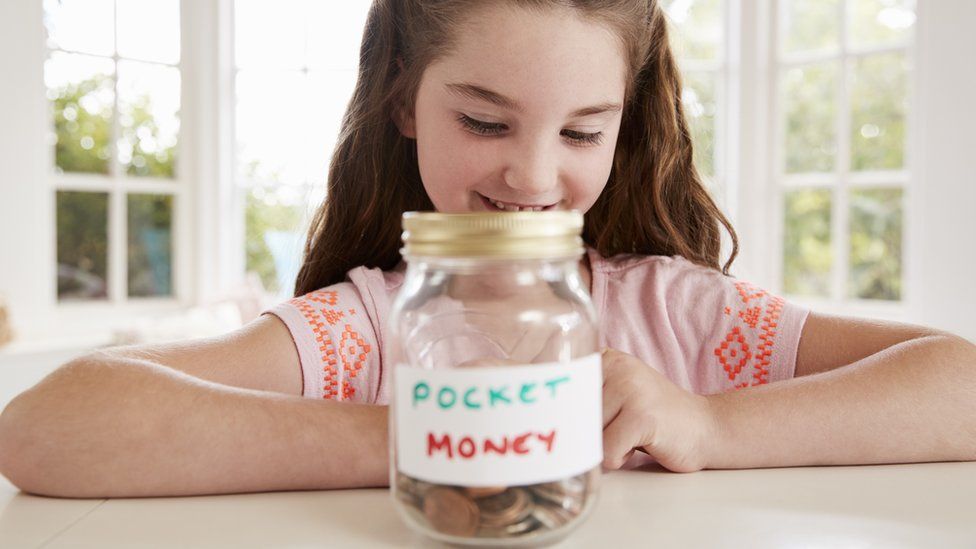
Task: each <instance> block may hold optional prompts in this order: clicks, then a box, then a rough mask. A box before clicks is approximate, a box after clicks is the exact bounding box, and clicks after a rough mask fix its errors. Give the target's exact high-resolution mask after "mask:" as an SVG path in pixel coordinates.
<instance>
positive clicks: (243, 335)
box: [0, 315, 388, 497]
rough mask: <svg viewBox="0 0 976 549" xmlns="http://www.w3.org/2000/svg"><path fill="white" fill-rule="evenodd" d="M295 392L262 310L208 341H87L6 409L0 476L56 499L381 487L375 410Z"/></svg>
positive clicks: (280, 334)
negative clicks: (94, 347) (91, 347)
mask: <svg viewBox="0 0 976 549" xmlns="http://www.w3.org/2000/svg"><path fill="white" fill-rule="evenodd" d="M301 391H302V375H301V368H300V366H299V359H298V353H297V351H296V349H295V346H294V343H293V341H292V339H291V336H290V334H289V332H288V329H287V328H286V327H285V326H284V324H283V323H282V322H281V320H279V319H278V318H277V317H275V316H273V315H264V316H262V317H260V318H258V319H257V320H255V321H253V322H252V323H250V324H249V325H247V326H245V327H244V328H242V329H240V330H238V331H236V332H233V333H231V334H228V335H225V336H221V337H216V338H210V339H205V340H197V341H191V342H186V343H180V344H168V345H156V346H142V347H123V348H116V349H108V350H103V351H96V352H94V353H91V354H88V355H85V356H83V357H81V358H78V359H75V360H73V361H71V362H69V363H67V364H65V365H64V366H62V367H61V368H59V369H58V370H56V371H55V372H53V373H52V374H51V375H49V376H48V377H47V378H45V379H44V380H42V381H41V382H40V383H38V384H37V385H35V386H34V387H32V388H31V389H29V390H28V391H26V392H24V393H22V394H21V395H20V396H18V397H17V398H15V399H14V400H13V401H11V402H10V404H9V405H8V406H7V407H6V409H5V410H4V411H3V414H2V415H0V473H2V474H3V475H4V476H6V477H7V478H8V479H9V480H10V481H11V482H13V483H14V484H15V485H16V486H18V487H19V488H21V489H22V490H24V491H26V492H32V493H35V494H41V495H49V496H61V497H138V496H175V495H191V494H218V493H233V492H258V491H272V490H302V489H323V488H348V487H362V486H382V485H386V484H387V482H388V470H387V462H388V461H387V459H388V458H387V413H386V407H385V406H373V405H366V404H349V403H339V402H334V401H322V400H318V399H307V398H302V397H301Z"/></svg>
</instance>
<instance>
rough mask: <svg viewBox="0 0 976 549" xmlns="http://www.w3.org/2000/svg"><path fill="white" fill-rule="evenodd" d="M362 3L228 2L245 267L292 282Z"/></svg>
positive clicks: (354, 53)
mask: <svg viewBox="0 0 976 549" xmlns="http://www.w3.org/2000/svg"><path fill="white" fill-rule="evenodd" d="M369 4H370V3H369V2H368V1H365V0H358V1H355V2H341V3H335V2H317V1H311V0H308V1H306V0H290V1H287V2H267V1H261V0H236V1H235V3H234V45H235V47H234V52H235V59H234V65H235V77H234V83H235V96H236V110H235V118H234V119H235V136H236V145H235V166H236V168H235V178H234V179H235V189H236V192H237V193H238V197H239V201H240V202H241V203H243V207H244V211H245V222H244V232H245V235H244V238H243V239H242V240H243V243H244V248H245V253H246V260H245V266H246V270H247V271H253V272H256V273H257V274H258V275H259V276H260V279H261V281H262V283H263V284H264V286H265V288H266V289H268V290H269V291H271V292H275V293H277V294H278V295H279V296H283V295H288V294H290V293H291V291H292V286H293V284H294V280H295V276H296V275H297V273H298V268H299V266H300V264H301V260H302V246H303V244H304V241H305V229H306V226H307V224H308V220H309V216H310V214H312V213H314V211H315V209H316V208H317V207H318V205H319V204H320V203H321V202H322V199H323V198H324V192H325V183H326V178H327V175H328V163H329V160H330V158H331V155H332V150H333V148H334V146H335V140H336V136H337V135H338V132H339V125H340V123H341V120H342V116H343V114H344V113H345V109H346V105H347V103H348V102H349V99H350V97H351V96H352V91H353V88H354V86H355V84H356V71H357V67H358V64H359V45H360V40H361V36H362V30H363V26H364V25H365V23H366V12H367V10H368V9H369Z"/></svg>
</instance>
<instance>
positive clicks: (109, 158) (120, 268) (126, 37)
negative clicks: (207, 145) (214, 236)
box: [44, 0, 186, 303]
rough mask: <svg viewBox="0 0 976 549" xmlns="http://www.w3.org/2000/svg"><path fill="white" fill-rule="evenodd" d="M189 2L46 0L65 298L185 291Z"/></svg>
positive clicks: (60, 291)
mask: <svg viewBox="0 0 976 549" xmlns="http://www.w3.org/2000/svg"><path fill="white" fill-rule="evenodd" d="M179 11H180V6H179V1H178V0H155V1H154V2H140V1H138V0H45V1H44V22H45V27H46V29H47V37H48V40H47V45H48V57H47V61H46V63H45V66H44V81H45V85H46V88H47V99H48V101H49V106H50V114H51V116H52V118H53V124H52V126H51V130H52V131H51V132H50V138H49V144H50V145H51V155H50V167H51V170H50V171H51V173H52V178H53V188H54V192H55V194H56V198H55V204H56V208H55V220H54V223H55V226H56V237H57V245H56V247H57V250H56V257H57V299H58V301H59V302H62V303H63V302H67V301H79V300H82V301H92V300H95V301H109V302H113V303H119V302H125V301H129V300H131V299H132V298H150V297H153V298H173V297H176V288H175V285H174V278H175V277H174V264H175V261H174V244H175V242H174V238H173V232H174V231H173V229H174V216H175V215H176V207H177V202H178V201H179V200H181V199H182V197H183V195H184V194H186V192H185V190H184V189H183V188H182V187H185V184H184V183H182V182H181V179H180V176H179V163H178V145H179V141H180V118H179V111H180V90H181V85H180V81H181V77H180V66H179V63H180V15H179Z"/></svg>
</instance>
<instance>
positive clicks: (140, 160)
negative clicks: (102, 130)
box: [118, 61, 180, 177]
mask: <svg viewBox="0 0 976 549" xmlns="http://www.w3.org/2000/svg"><path fill="white" fill-rule="evenodd" d="M179 109H180V71H179V70H178V69H175V68H173V67H165V66H160V65H152V64H149V63H138V62H134V61H119V115H120V116H119V126H120V128H121V131H122V136H121V137H120V138H119V140H118V154H119V164H121V165H122V166H124V167H125V171H126V173H128V174H129V175H143V176H155V177H173V171H174V170H173V165H174V162H175V156H176V145H177V140H178V134H179V129H180V120H179V116H178V114H177V113H178V112H179Z"/></svg>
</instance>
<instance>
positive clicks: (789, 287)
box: [783, 189, 833, 297]
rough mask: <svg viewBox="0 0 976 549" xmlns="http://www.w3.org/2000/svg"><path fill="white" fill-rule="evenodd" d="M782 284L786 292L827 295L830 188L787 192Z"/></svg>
mask: <svg viewBox="0 0 976 549" xmlns="http://www.w3.org/2000/svg"><path fill="white" fill-rule="evenodd" d="M784 213H785V215H786V219H785V223H784V238H783V288H784V290H785V291H786V293H788V294H793V295H810V296H821V297H827V296H829V295H830V267H831V264H832V262H833V256H832V255H831V251H830V190H826V189H809V190H801V191H791V192H788V193H786V203H785V207H784Z"/></svg>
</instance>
